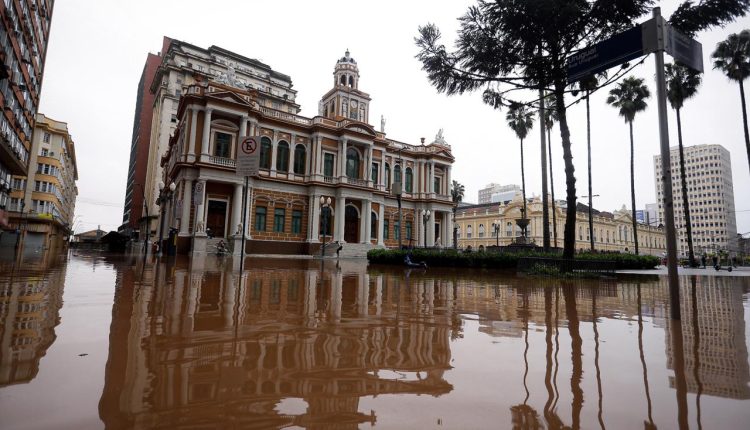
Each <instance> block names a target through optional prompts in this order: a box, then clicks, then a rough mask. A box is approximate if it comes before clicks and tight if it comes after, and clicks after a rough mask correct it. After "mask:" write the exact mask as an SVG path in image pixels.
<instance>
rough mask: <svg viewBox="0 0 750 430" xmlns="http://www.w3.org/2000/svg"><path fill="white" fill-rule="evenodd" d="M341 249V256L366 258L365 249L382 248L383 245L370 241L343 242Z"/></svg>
mask: <svg viewBox="0 0 750 430" xmlns="http://www.w3.org/2000/svg"><path fill="white" fill-rule="evenodd" d="M343 245H344V247H343V248H342V249H341V254H340V257H341V258H367V251H369V250H371V249H377V248H384V247H383V246H378V245H372V244H370V243H344V244H343Z"/></svg>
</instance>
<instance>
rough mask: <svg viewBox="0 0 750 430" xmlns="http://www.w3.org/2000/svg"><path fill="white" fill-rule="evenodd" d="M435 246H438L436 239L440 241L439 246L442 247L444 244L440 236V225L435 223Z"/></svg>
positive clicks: (443, 239)
mask: <svg viewBox="0 0 750 430" xmlns="http://www.w3.org/2000/svg"><path fill="white" fill-rule="evenodd" d="M433 237H434V238H435V246H437V245H438V239H440V246H442V245H443V244H444V243H445V238H444V237H442V236H441V235H440V223H439V222H436V223H435V236H433Z"/></svg>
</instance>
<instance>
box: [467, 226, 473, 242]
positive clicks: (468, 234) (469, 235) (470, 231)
mask: <svg viewBox="0 0 750 430" xmlns="http://www.w3.org/2000/svg"><path fill="white" fill-rule="evenodd" d="M472 230H473V229H472V228H471V226H470V225H467V226H466V238H467V239H471V234H472V233H473V231H472Z"/></svg>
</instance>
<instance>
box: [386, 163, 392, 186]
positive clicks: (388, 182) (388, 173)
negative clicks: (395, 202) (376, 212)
mask: <svg viewBox="0 0 750 430" xmlns="http://www.w3.org/2000/svg"><path fill="white" fill-rule="evenodd" d="M385 188H386V189H390V188H391V165H390V164H388V163H385Z"/></svg>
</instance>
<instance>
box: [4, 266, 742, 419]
mask: <svg viewBox="0 0 750 430" xmlns="http://www.w3.org/2000/svg"><path fill="white" fill-rule="evenodd" d="M0 264H2V266H0V347H1V348H2V349H0V428H3V429H36V428H57V429H60V428H71V429H82V428H104V427H106V428H112V429H120V428H170V429H171V428H216V429H223V428H259V429H260V428H335V429H350V428H351V429H354V428H360V427H370V426H375V427H383V428H451V429H453V428H456V429H469V428H472V429H473V428H529V429H537V428H549V429H556V428H560V429H562V428H627V429H632V428H659V429H671V428H695V429H698V428H706V429H739V428H747V422H748V421H750V387H749V386H748V383H749V382H750V366H749V363H748V344H749V343H750V324H749V323H748V321H750V305H749V304H748V296H749V294H750V278H748V277H745V278H732V277H721V278H717V277H690V278H689V277H683V278H682V285H683V287H682V315H683V319H682V322H681V324H675V323H674V322H673V321H671V320H670V319H669V318H668V316H669V308H668V304H669V297H668V287H667V283H666V278H659V277H649V276H638V277H629V278H625V277H621V278H618V279H616V280H615V279H611V280H570V281H560V280H548V279H540V278H521V277H516V276H515V275H514V274H512V273H503V272H492V271H478V270H477V271H452V270H443V269H430V270H427V271H421V270H413V271H408V270H404V269H402V268H394V267H372V266H370V267H369V268H368V267H367V265H366V263H365V262H363V261H362V262H359V261H356V262H355V261H342V262H341V263H340V264H338V265H337V264H336V262H335V261H326V262H325V263H321V262H320V261H313V260H308V261H305V260H252V259H247V263H246V265H245V271H244V273H243V275H242V276H241V277H240V276H239V272H238V261H237V260H234V261H233V260H232V259H231V257H226V258H219V259H217V258H216V257H213V256H209V257H206V258H205V259H194V260H192V261H190V260H187V259H177V260H176V261H175V260H174V259H165V262H163V263H161V264H154V263H153V262H151V261H149V262H148V263H147V264H144V263H143V261H142V260H140V259H139V258H136V257H125V256H121V257H103V256H101V255H97V254H94V255H86V254H80V255H73V254H71V256H70V257H69V259H68V260H67V261H66V262H61V263H55V262H39V263H25V264H22V265H20V267H19V266H18V265H13V264H12V263H0Z"/></svg>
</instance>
